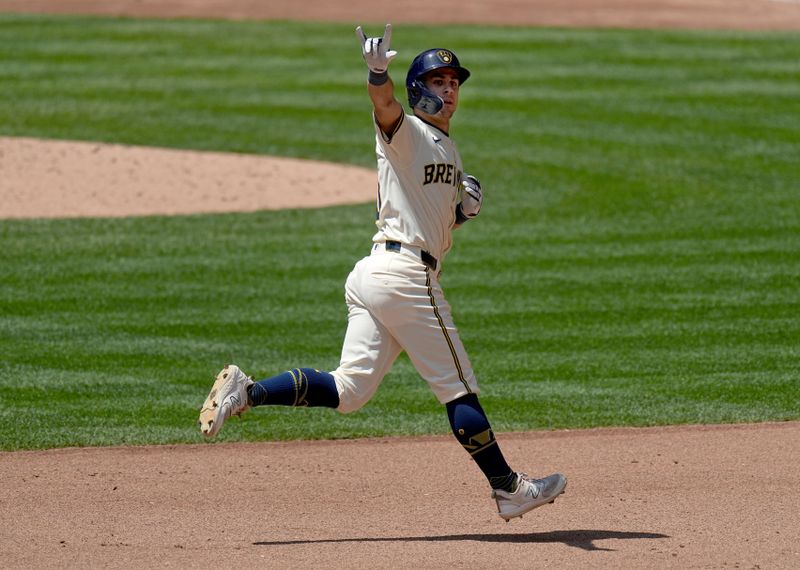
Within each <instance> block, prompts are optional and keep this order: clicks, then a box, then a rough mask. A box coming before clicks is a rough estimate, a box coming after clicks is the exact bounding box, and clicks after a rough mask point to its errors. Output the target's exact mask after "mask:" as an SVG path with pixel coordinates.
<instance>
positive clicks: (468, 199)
mask: <svg viewBox="0 0 800 570" xmlns="http://www.w3.org/2000/svg"><path fill="white" fill-rule="evenodd" d="M460 191H461V201H460V202H459V203H458V205H457V206H456V224H455V227H458V226H460V225H461V224H463V223H464V222H467V221H469V220H471V219H472V218H474V217H475V216H477V215H478V214H480V212H481V206H482V205H483V188H481V183H480V181H479V180H478V179H477V178H475V177H474V176H472V175H471V174H464V175H463V177H462V178H461V187H460Z"/></svg>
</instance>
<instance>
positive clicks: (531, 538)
mask: <svg viewBox="0 0 800 570" xmlns="http://www.w3.org/2000/svg"><path fill="white" fill-rule="evenodd" d="M656 538H669V535H666V534H657V533H653V532H622V531H616V530H556V531H552V532H534V533H530V534H516V533H513V534H512V533H502V534H446V535H441V536H435V535H434V536H398V537H364V538H328V539H325V538H321V539H316V540H311V539H309V540H275V541H264V542H254V543H253V544H254V545H256V546H289V545H295V544H338V543H343V542H461V541H467V540H474V541H477V542H510V543H516V544H526V543H528V544H541V543H548V542H560V543H562V544H566V545H567V546H572V547H574V548H580V549H581V550H606V551H613V549H612V548H601V547H599V546H597V545H596V544H595V543H594V541H595V540H609V539H613V540H643V539H656Z"/></svg>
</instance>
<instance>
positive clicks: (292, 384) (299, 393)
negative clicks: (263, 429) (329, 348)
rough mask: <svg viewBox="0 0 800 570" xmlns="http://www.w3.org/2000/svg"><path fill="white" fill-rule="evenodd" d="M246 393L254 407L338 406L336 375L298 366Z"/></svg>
mask: <svg viewBox="0 0 800 570" xmlns="http://www.w3.org/2000/svg"><path fill="white" fill-rule="evenodd" d="M247 394H248V396H249V399H250V405H251V406H296V407H309V408H312V407H326V408H338V407H339V392H338V390H337V389H336V382H335V381H334V379H333V376H332V375H330V374H329V373H327V372H320V371H319V370H314V369H313V368H295V369H294V370H289V371H288V372H284V373H283V374H278V375H277V376H273V377H272V378H267V379H266V380H261V381H259V382H256V383H255V384H253V385H252V386H250V387H249V388H248V389H247Z"/></svg>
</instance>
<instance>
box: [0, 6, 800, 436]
mask: <svg viewBox="0 0 800 570" xmlns="http://www.w3.org/2000/svg"><path fill="white" fill-rule="evenodd" d="M371 28H374V30H373V29H371ZM366 29H367V31H368V32H370V31H372V32H378V31H380V30H381V29H382V27H381V25H374V26H368V27H367V28H366ZM436 44H438V45H443V46H448V47H451V48H452V49H453V50H455V51H456V53H458V55H459V57H460V58H461V60H462V62H463V64H464V65H466V66H467V67H469V68H470V69H471V70H472V72H473V78H472V79H470V81H469V82H468V83H467V84H466V85H465V87H464V89H463V91H462V94H461V107H460V110H459V113H458V115H457V117H456V120H455V122H454V124H453V130H452V135H453V137H454V138H455V140H456V141H457V142H458V144H459V148H460V149H461V153H462V157H463V159H464V163H465V167H466V169H467V171H469V172H472V173H474V174H476V175H478V177H479V178H481V180H482V181H483V182H484V186H485V189H486V194H487V202H486V205H485V207H484V211H483V213H482V215H481V218H479V219H478V220H476V221H475V222H472V223H470V224H469V225H467V226H466V227H465V228H464V229H462V230H459V231H458V233H457V236H456V237H457V239H456V245H455V247H454V249H453V251H452V252H451V254H450V256H449V257H448V262H447V265H446V269H445V274H444V279H443V285H444V287H445V290H446V291H447V294H448V298H449V300H450V302H451V304H452V305H453V308H454V314H455V318H456V322H457V324H458V325H459V328H460V330H461V333H462V337H463V339H464V342H465V344H466V346H467V349H468V350H469V351H470V354H471V358H472V361H473V364H474V366H475V368H476V370H477V372H478V376H479V380H480V382H481V386H482V388H483V398H482V400H483V403H484V407H485V408H486V409H487V411H488V413H489V416H490V419H491V420H492V422H493V424H494V427H495V429H496V430H498V431H506V430H527V429H551V428H579V427H591V426H610V425H657V424H676V423H722V422H752V421H766V420H785V419H798V418H800V405H799V403H800V372H799V370H798V369H799V368H800V366H799V365H798V363H799V362H800V35H798V34H778V33H769V34H767V33H733V32H677V31H675V32H672V31H657V32H656V31H624V30H604V31H599V30H562V29H524V28H492V27H482V28H466V27H457V26H454V27H452V28H448V29H439V28H426V27H418V26H396V27H395V34H394V47H395V48H396V49H398V51H399V52H400V54H399V56H398V57H397V59H396V61H395V62H394V63H393V70H394V76H395V78H396V80H397V83H398V84H399V86H398V97H399V98H400V99H401V100H404V95H403V90H402V89H400V88H399V87H400V86H402V78H403V77H404V75H405V73H404V72H405V68H406V66H407V65H408V63H409V62H410V60H411V58H412V57H413V56H414V55H415V54H416V53H417V52H418V51H421V50H422V49H425V48H428V47H433V46H434V45H436ZM365 77H366V72H365V68H364V65H363V63H362V62H361V58H360V54H359V48H358V44H357V42H356V39H355V35H354V33H353V29H352V26H346V25H338V24H300V23H286V22H275V23H263V22H247V23H244V22H214V21H202V22H201V21H156V20H146V21H145V20H133V19H103V18H66V17H41V16H11V15H0V84H2V86H3V88H2V89H0V135H2V136H37V137H47V138H60V139H83V140H97V141H108V142H117V143H128V144H137V145H154V146H163V147H180V148H193V149H213V150H223V151H235V152H247V153H264V154H277V155H283V156H295V157H307V158H314V159H325V160H333V161H340V162H348V163H353V164H359V165H362V166H372V165H373V164H374V150H373V148H374V142H373V140H372V136H373V135H372V127H371V122H370V106H369V100H368V98H367V95H366V90H365V87H364V85H365ZM1 176H2V157H1V156H0V177H1ZM2 191H3V189H2V178H0V198H1V197H2ZM372 221H373V212H372V206H371V205H369V204H367V205H363V206H353V207H337V208H327V209H320V210H292V211H286V212H259V213H254V214H236V215H213V216H182V217H172V218H169V217H142V218H126V219H87V220H27V221H9V220H3V221H0V267H1V268H2V269H1V270H0V388H2V390H0V419H2V421H1V422H0V448H2V449H5V450H14V449H24V448H46V447H58V446H71V445H110V444H141V443H167V442H193V441H199V440H200V439H201V437H200V435H199V432H198V431H197V429H196V426H195V421H196V417H197V410H198V408H199V406H200V404H201V403H202V401H203V399H204V398H205V395H206V392H207V390H208V387H209V385H210V382H211V380H212V379H213V376H214V374H215V373H216V372H217V370H218V369H219V368H220V367H221V365H222V364H224V363H226V362H235V363H237V364H239V365H240V366H242V367H243V368H244V369H245V370H246V371H248V372H249V373H250V374H254V375H256V376H257V377H264V376H268V375H272V374H273V373H277V372H280V371H282V370H285V369H287V368H290V367H295V366H315V367H318V368H326V369H330V368H333V367H335V366H336V364H337V363H338V356H339V351H340V346H341V341H342V338H343V334H344V329H345V325H346V311H345V305H344V300H343V283H344V280H345V278H346V276H347V274H348V272H349V270H350V268H351V266H352V264H353V263H354V262H355V260H356V259H357V258H358V257H360V256H361V255H363V254H365V253H366V252H367V250H368V246H369V240H370V237H371V235H372V233H373V229H374V227H373V225H372ZM448 431H449V427H448V424H447V419H446V417H445V415H444V413H443V411H442V408H441V406H439V404H438V403H437V402H436V401H435V400H434V398H433V396H432V394H431V392H430V390H429V389H428V388H427V386H426V385H425V383H424V382H423V381H422V380H421V379H420V378H419V377H418V376H417V374H416V372H415V371H414V369H413V367H412V366H411V365H410V364H409V362H408V361H407V360H406V359H405V358H401V360H400V361H398V363H397V364H396V366H395V368H394V369H393V370H392V372H391V373H390V375H389V376H388V377H387V378H386V379H385V380H384V383H383V385H382V387H381V389H380V390H379V392H378V394H377V396H376V397H375V398H374V399H373V400H372V402H370V403H369V404H368V405H367V407H365V408H364V409H362V410H361V411H359V412H357V413H355V414H352V415H348V416H340V415H338V414H337V413H336V412H334V411H331V410H319V409H314V410H291V409H259V410H255V411H254V412H252V413H249V414H248V415H247V416H245V418H244V419H243V420H242V421H233V422H231V423H230V424H229V425H226V428H225V430H224V431H223V432H222V433H221V435H220V436H219V438H218V439H219V440H223V441H231V440H263V439H294V438H340V437H359V436H373V435H387V434H425V433H446V432H448Z"/></svg>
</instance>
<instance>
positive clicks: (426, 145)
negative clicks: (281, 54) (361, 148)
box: [200, 24, 567, 521]
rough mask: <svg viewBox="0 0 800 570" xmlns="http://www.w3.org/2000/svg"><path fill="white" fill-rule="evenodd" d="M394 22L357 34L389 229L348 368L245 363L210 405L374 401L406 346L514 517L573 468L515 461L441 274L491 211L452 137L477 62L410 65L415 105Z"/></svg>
mask: <svg viewBox="0 0 800 570" xmlns="http://www.w3.org/2000/svg"><path fill="white" fill-rule="evenodd" d="M391 34H392V27H391V24H387V25H386V28H385V31H384V34H383V36H382V37H372V38H368V37H366V36H365V34H364V32H363V31H362V29H361V27H360V26H359V27H358V28H357V29H356V35H357V36H358V40H359V42H360V44H361V50H362V56H363V58H364V61H365V62H366V64H367V67H368V69H369V74H368V86H367V90H368V93H369V97H370V99H371V100H372V105H373V119H374V127H375V141H376V145H375V150H376V153H377V160H378V182H379V190H378V197H377V221H376V222H375V224H376V226H377V232H376V233H375V235H374V236H373V238H372V247H371V251H370V254H369V255H368V256H366V257H364V258H363V259H361V260H360V261H358V263H356V265H355V267H354V268H353V270H352V272H351V273H350V275H349V277H348V278H347V283H346V285H345V299H346V302H347V307H348V325H347V332H346V334H345V339H344V345H343V348H342V355H341V361H340V364H339V367H338V368H337V369H336V370H333V371H332V372H323V371H319V370H315V369H312V368H297V369H294V370H291V371H288V372H285V373H283V374H279V375H278V376H274V377H272V378H268V379H266V380H261V381H260V382H254V381H253V380H252V379H251V378H249V377H248V376H247V375H246V374H244V373H243V372H242V371H241V370H240V369H239V368H238V367H236V366H234V365H229V366H226V367H225V368H224V369H223V370H222V371H221V372H220V373H219V375H218V376H217V378H216V380H215V382H214V385H213V387H212V390H211V393H210V394H209V395H208V398H207V399H206V401H205V403H204V404H203V408H202V410H201V413H200V429H201V431H202V433H203V434H204V435H205V436H208V437H212V436H214V435H215V434H216V433H217V432H218V431H219V429H220V428H221V427H222V425H223V423H224V422H225V420H226V419H228V418H229V417H230V416H231V415H236V414H241V413H242V412H244V411H246V410H247V409H249V408H250V407H252V406H262V405H286V406H303V407H306V406H307V407H311V406H327V407H330V408H335V409H337V410H338V411H340V412H342V413H348V412H353V411H355V410H357V409H359V408H360V407H361V406H363V405H364V404H366V403H367V402H368V401H369V399H370V398H371V397H372V395H373V394H374V393H375V391H376V390H377V388H378V385H379V384H380V382H381V380H382V379H383V377H384V376H385V375H386V373H387V372H388V371H389V369H390V368H391V366H392V363H393V362H394V361H395V359H396V358H397V357H398V356H399V355H400V353H401V352H402V351H405V352H406V353H407V354H408V356H409V358H410V359H411V361H412V362H413V364H414V366H415V367H416V369H417V371H418V372H419V374H420V375H421V376H422V377H423V378H424V379H425V380H426V381H427V382H428V384H429V385H430V387H431V389H432V390H433V392H434V394H435V395H436V397H437V398H438V400H439V402H441V403H442V404H443V405H444V407H445V409H446V411H447V416H448V418H449V420H450V425H451V427H452V430H453V434H454V435H455V437H456V439H457V440H458V441H459V442H460V443H461V445H462V446H463V447H464V449H466V450H467V452H468V453H469V454H470V455H471V456H472V458H473V459H474V460H475V463H476V464H477V465H478V467H479V468H480V469H481V471H483V473H484V475H485V476H486V478H487V480H488V482H489V484H490V486H491V488H492V497H493V498H494V499H495V500H496V502H497V508H498V512H499V515H500V516H501V517H502V518H503V519H505V520H506V521H508V520H510V519H512V518H514V517H518V516H522V515H523V514H524V513H526V512H528V511H530V510H531V509H535V508H536V507H539V506H541V505H544V504H547V503H551V502H553V501H554V500H555V499H556V497H558V495H560V494H561V493H562V492H563V491H564V488H565V487H566V484H567V480H566V478H565V477H564V476H563V475H561V474H558V473H556V474H554V475H550V476H547V477H544V478H543V479H534V478H530V477H528V476H527V475H525V474H524V473H518V472H515V471H513V470H512V469H511V467H509V465H508V463H506V460H505V459H504V457H503V454H502V452H501V450H500V447H499V445H498V443H497V440H496V439H495V435H494V432H493V431H492V428H491V426H490V424H489V421H488V419H487V418H486V414H485V413H484V411H483V409H482V408H481V405H480V403H479V402H478V394H479V390H478V383H477V380H476V378H475V373H474V372H473V370H472V366H471V365H470V361H469V358H468V357H467V353H466V351H465V350H464V346H463V344H462V342H461V339H460V337H459V334H458V331H457V330H456V327H455V325H454V324H453V318H452V315H451V312H450V305H449V304H448V303H447V300H446V299H445V296H444V293H443V291H442V288H441V286H440V284H439V275H440V273H441V268H442V262H443V260H444V258H445V256H446V255H447V252H448V250H449V249H450V246H451V243H452V231H453V230H454V229H455V228H457V227H459V226H460V225H462V224H464V223H465V222H467V221H468V220H471V219H473V218H475V216H477V215H478V213H479V212H480V210H481V204H482V202H483V191H482V188H481V184H480V183H479V182H478V180H477V178H475V177H474V176H471V175H468V174H465V173H464V171H463V167H462V164H461V157H460V156H459V153H458V150H457V149H456V146H455V144H454V142H453V141H452V140H451V139H450V134H449V132H450V120H451V119H452V117H453V114H454V113H455V112H456V109H457V108H458V96H459V91H460V89H461V86H462V85H463V84H464V83H465V82H466V81H467V79H468V78H469V76H470V72H469V71H468V70H467V69H465V68H464V67H462V66H461V64H460V62H459V60H458V58H457V57H456V55H455V54H454V53H453V52H452V51H450V50H447V49H429V50H426V51H424V52H422V53H421V54H419V55H418V56H417V57H416V58H415V59H414V61H413V62H412V63H411V66H410V67H409V70H408V74H407V76H406V89H407V92H408V103H409V105H410V108H411V114H406V113H405V112H404V110H403V107H402V105H401V104H400V102H398V101H397V99H395V96H394V84H393V82H392V79H391V78H390V76H389V74H388V66H389V64H390V63H391V61H392V59H393V58H394V57H395V56H396V55H397V52H395V51H393V50H391V49H390V44H391Z"/></svg>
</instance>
